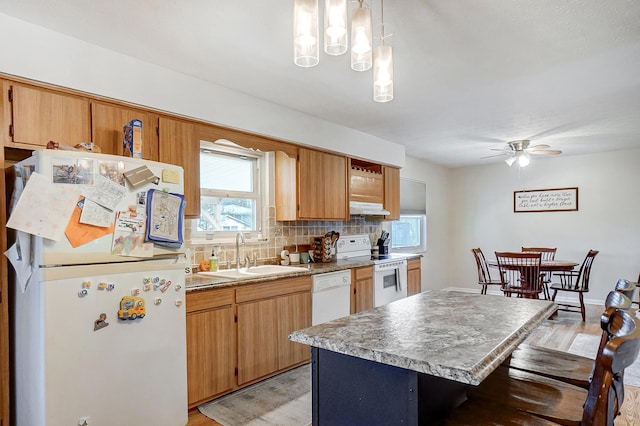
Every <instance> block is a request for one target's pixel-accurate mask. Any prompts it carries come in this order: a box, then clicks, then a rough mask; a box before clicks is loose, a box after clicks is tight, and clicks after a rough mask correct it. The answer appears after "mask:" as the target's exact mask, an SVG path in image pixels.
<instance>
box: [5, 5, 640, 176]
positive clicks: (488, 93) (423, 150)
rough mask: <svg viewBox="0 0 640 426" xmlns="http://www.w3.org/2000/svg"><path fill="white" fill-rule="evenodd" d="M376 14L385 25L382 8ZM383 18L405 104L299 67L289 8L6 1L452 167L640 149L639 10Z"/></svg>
mask: <svg viewBox="0 0 640 426" xmlns="http://www.w3.org/2000/svg"><path fill="white" fill-rule="evenodd" d="M320 3H321V4H323V3H324V2H322V1H320ZM369 3H370V4H371V5H372V8H373V15H374V16H373V19H374V22H380V18H379V11H380V1H379V0H369ZM384 6H385V10H384V15H385V21H386V24H385V32H386V33H387V34H388V33H393V36H392V37H391V38H390V39H389V40H390V44H391V45H392V46H393V49H394V74H395V75H394V77H395V78H394V86H395V99H394V100H393V101H392V102H390V103H386V104H378V103H375V102H373V100H372V74H371V73H372V71H367V72H364V73H358V72H355V71H351V69H350V67H349V56H348V55H343V56H337V57H333V56H328V55H325V54H324V52H321V54H320V55H321V56H320V64H319V65H317V66H316V67H313V68H300V67H297V66H295V65H294V64H293V55H292V51H293V48H292V16H293V11H292V9H293V1H292V0H286V1H284V0H278V1H274V0H270V1H265V0H243V1H234V0H226V1H223V0H191V1H187V2H185V1H177V0H138V1H130V0H109V1H90V0H57V1H52V0H20V1H18V0H13V1H10V0H0V12H1V13H5V14H7V15H11V16H15V17H17V18H20V19H22V20H25V21H28V22H31V23H34V24H38V25H41V26H43V27H46V28H49V29H52V30H55V31H58V32H61V33H64V34H67V35H70V36H73V37H76V38H79V39H82V40H85V41H87V42H90V43H93V44H96V45H99V46H103V47H105V48H108V49H111V50H114V51H117V52H121V53H125V54H128V55H131V56H136V57H138V58H140V59H142V60H146V61H148V62H151V63H155V64H158V65H161V66H164V67H166V68H170V69H173V70H175V71H179V72H183V73H185V74H189V75H191V76H195V77H198V78H200V79H203V80H208V81H211V82H213V83H215V84H218V85H221V86H225V87H228V88H232V89H235V90H237V91H240V92H243V93H246V94H249V95H252V96H255V97H258V98H261V99H265V100H268V101H271V102H274V103H276V104H280V105H283V106H286V107H289V108H292V109H295V110H299V111H302V112H305V113H307V114H310V115H313V116H317V117H321V118H323V119H326V120H329V121H332V122H335V123H338V124H341V125H344V126H347V127H351V128H354V129H358V130H361V131H363V132H366V133H369V134H372V135H375V136H378V137H380V138H383V139H386V140H388V141H391V142H395V143H399V144H402V145H405V146H406V152H407V154H408V155H411V156H415V157H420V158H425V159H428V160H431V161H433V162H436V163H440V164H443V165H447V166H453V167H458V166H465V165H471V164H482V163H487V162H491V161H500V159H495V158H491V159H482V158H481V157H484V156H487V155H491V154H492V153H493V152H492V151H491V149H492V148H502V147H504V144H505V143H506V142H507V141H510V140H515V139H532V145H533V144H535V143H545V144H549V145H551V146H552V148H553V149H560V150H562V151H564V155H571V154H580V153H591V152H600V151H609V150H617V149H626V148H630V147H640V1H637V0H609V1H603V0H536V1H531V0H482V1H473V0H457V1H451V0H387V1H386V2H385V4H384ZM351 7H354V4H352V5H351ZM374 33H377V30H374ZM6 42H10V41H7V40H5V41H3V43H6Z"/></svg>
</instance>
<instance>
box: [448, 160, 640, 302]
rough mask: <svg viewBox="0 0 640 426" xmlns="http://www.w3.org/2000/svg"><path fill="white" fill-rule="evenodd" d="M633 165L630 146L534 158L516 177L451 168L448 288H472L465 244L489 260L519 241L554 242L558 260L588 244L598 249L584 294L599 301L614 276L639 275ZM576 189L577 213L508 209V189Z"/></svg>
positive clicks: (497, 167) (637, 171)
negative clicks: (525, 211) (522, 211)
mask: <svg viewBox="0 0 640 426" xmlns="http://www.w3.org/2000/svg"><path fill="white" fill-rule="evenodd" d="M638 164H640V150H638V149H636V150H627V151H615V152H606V153H601V154H590V155H583V156H559V157H556V158H544V159H542V158H540V157H536V158H534V159H533V161H532V162H531V165H530V166H529V167H527V168H525V169H523V172H522V174H521V175H520V176H519V175H518V172H519V171H518V169H517V168H516V167H513V168H509V167H507V165H506V164H505V163H504V162H500V163H499V164H492V165H486V166H478V167H466V168H461V169H455V170H452V171H451V181H450V192H449V194H450V205H449V207H450V213H451V215H450V217H449V220H448V232H447V235H449V236H450V238H451V243H450V245H449V253H448V257H449V259H450V262H449V284H450V286H452V287H466V288H473V289H475V290H477V287H478V285H477V284H476V282H477V273H476V268H475V263H474V261H473V257H472V254H471V252H470V250H471V248H472V247H480V248H482V250H483V252H484V253H485V255H486V256H487V257H488V258H492V257H494V256H493V253H494V252H495V251H509V250H514V251H520V247H521V246H542V247H557V248H558V251H557V254H556V258H557V259H563V260H575V261H576V262H582V260H583V259H584V257H585V255H586V253H587V251H588V250H589V249H595V250H599V251H600V253H599V254H598V256H597V257H596V258H595V260H594V263H593V268H592V271H591V284H590V288H591V291H590V292H589V293H588V294H587V295H586V296H585V299H586V301H587V302H590V303H602V302H603V301H604V299H605V297H606V294H607V293H608V292H609V291H610V290H612V289H613V286H614V284H615V282H616V280H617V279H618V278H627V279H630V280H632V281H635V279H636V278H637V277H638V272H640V186H639V184H640V167H638ZM576 186H577V187H578V188H579V192H578V200H579V210H578V211H577V212H545V213H513V191H516V190H522V189H545V188H562V187H576ZM444 223H446V222H443V224H444ZM438 226H439V225H438ZM574 296H575V295H574ZM575 298H576V300H577V296H575Z"/></svg>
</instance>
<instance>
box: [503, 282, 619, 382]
mask: <svg viewBox="0 0 640 426" xmlns="http://www.w3.org/2000/svg"><path fill="white" fill-rule="evenodd" d="M604 306H605V308H611V307H613V308H616V309H620V310H624V311H627V310H629V309H630V308H631V300H630V299H629V298H628V297H627V296H625V295H624V293H621V292H619V291H616V290H613V291H610V292H609V294H608V295H607V297H606V299H605V302H604ZM600 326H601V327H602V337H601V339H600V345H599V348H598V352H600V351H602V350H603V348H604V345H605V344H606V343H607V342H608V341H609V340H610V339H611V338H613V337H616V333H619V332H620V331H621V330H619V329H618V328H617V325H614V324H611V323H610V322H609V321H607V319H606V318H603V319H602V320H601V321H600ZM503 365H505V366H509V367H511V368H515V369H518V370H522V371H528V372H530V373H535V374H540V375H542V376H545V377H550V378H552V379H556V380H560V381H562V382H565V383H570V384H572V385H575V386H579V387H581V388H584V389H588V388H589V385H590V383H591V373H592V372H593V358H589V357H586V356H581V355H575V354H572V353H569V352H564V351H560V350H558V349H552V348H546V347H542V346H533V345H528V344H526V343H522V344H520V345H519V346H518V347H517V348H516V349H515V350H514V351H513V352H512V353H511V357H510V358H509V359H507V361H505V362H504V363H503Z"/></svg>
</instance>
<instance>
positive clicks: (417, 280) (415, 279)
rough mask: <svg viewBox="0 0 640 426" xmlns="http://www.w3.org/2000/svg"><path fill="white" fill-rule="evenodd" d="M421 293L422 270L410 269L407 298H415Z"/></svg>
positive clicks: (408, 272)
mask: <svg viewBox="0 0 640 426" xmlns="http://www.w3.org/2000/svg"><path fill="white" fill-rule="evenodd" d="M421 291H422V287H421V270H420V269H409V270H408V271H407V296H413V295H414V294H418V293H420V292H421Z"/></svg>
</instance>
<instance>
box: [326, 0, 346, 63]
mask: <svg viewBox="0 0 640 426" xmlns="http://www.w3.org/2000/svg"><path fill="white" fill-rule="evenodd" d="M324 51H325V53H326V54H327V55H342V54H343V53H346V51H347V0H325V4H324Z"/></svg>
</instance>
